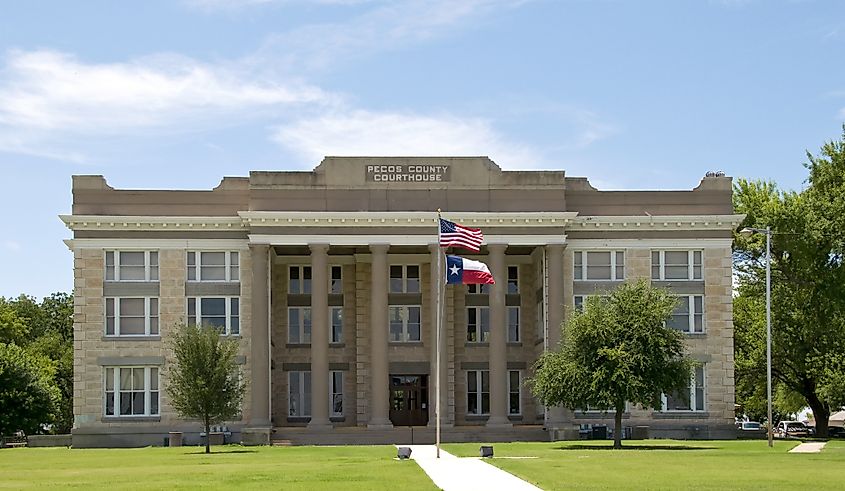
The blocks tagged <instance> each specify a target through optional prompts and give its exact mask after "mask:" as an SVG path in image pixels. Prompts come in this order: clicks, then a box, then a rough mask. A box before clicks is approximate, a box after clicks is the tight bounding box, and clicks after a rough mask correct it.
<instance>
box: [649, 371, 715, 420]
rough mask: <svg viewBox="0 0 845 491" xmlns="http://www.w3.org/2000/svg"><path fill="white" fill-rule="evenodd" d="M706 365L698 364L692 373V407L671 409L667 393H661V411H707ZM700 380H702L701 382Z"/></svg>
mask: <svg viewBox="0 0 845 491" xmlns="http://www.w3.org/2000/svg"><path fill="white" fill-rule="evenodd" d="M706 367H707V366H706V365H703V364H702V365H697V366H696V367H695V369H693V371H692V373H691V374H690V380H689V387H688V390H689V395H690V403H689V405H690V409H669V408H668V407H667V405H668V402H669V401H668V398H667V397H666V394H661V395H660V401H661V412H666V413H691V412H692V413H703V412H706V411H707V370H706ZM699 382H701V383H700V384H699ZM699 392H700V393H699Z"/></svg>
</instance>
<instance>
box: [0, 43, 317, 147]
mask: <svg viewBox="0 0 845 491" xmlns="http://www.w3.org/2000/svg"><path fill="white" fill-rule="evenodd" d="M0 77H1V78H0V131H3V130H2V126H7V127H9V128H31V129H35V130H42V131H67V132H72V133H96V134H102V133H121V132H124V131H127V130H135V129H138V128H156V127H162V126H168V127H172V126H174V125H176V124H183V123H186V122H195V123H198V122H200V121H202V122H203V124H206V123H207V122H208V121H209V118H211V119H214V118H217V119H218V120H220V121H222V120H225V119H227V118H229V117H232V116H235V115H237V116H244V115H245V114H249V113H250V111H254V110H260V109H261V108H273V107H278V106H288V105H295V104H314V103H327V102H328V101H329V100H330V99H331V98H330V97H329V96H328V95H327V94H325V93H324V92H322V91H321V90H320V89H318V88H315V87H312V86H309V85H306V84H302V83H296V82H293V83H290V84H281V83H278V82H273V81H267V80H261V79H260V78H258V77H255V74H254V73H249V72H247V71H246V70H245V69H243V68H239V67H236V66H224V65H212V64H205V63H200V62H198V61H195V60H193V59H190V58H186V57H182V56H175V55H159V56H153V57H146V58H141V59H136V60H131V61H128V62H125V63H101V64H95V63H84V62H82V61H79V60H77V59H76V58H75V57H74V56H71V55H69V54H65V53H60V52H55V51H34V52H23V51H12V52H9V53H8V54H7V56H6V60H5V66H4V67H3V70H2V75H0ZM0 136H2V135H0Z"/></svg>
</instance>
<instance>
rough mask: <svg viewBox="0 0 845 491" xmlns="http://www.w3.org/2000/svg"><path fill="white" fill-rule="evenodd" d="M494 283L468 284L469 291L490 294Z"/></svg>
mask: <svg viewBox="0 0 845 491" xmlns="http://www.w3.org/2000/svg"><path fill="white" fill-rule="evenodd" d="M492 286H493V285H488V284H483V285H467V293H471V294H473V295H478V294H483V295H488V294H489V293H490V288H492Z"/></svg>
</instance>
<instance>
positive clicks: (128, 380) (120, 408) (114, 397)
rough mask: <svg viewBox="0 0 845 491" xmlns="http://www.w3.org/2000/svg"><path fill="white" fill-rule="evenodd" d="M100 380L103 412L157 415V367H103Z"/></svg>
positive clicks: (127, 414)
mask: <svg viewBox="0 0 845 491" xmlns="http://www.w3.org/2000/svg"><path fill="white" fill-rule="evenodd" d="M104 379H105V380H104V382H105V383H104V384H103V389H104V390H103V402H104V406H105V407H104V408H103V409H104V414H105V415H106V416H157V415H158V414H159V404H158V403H159V397H158V396H159V389H158V387H159V380H158V367H106V368H105V376H104Z"/></svg>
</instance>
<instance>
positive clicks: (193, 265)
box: [187, 251, 240, 281]
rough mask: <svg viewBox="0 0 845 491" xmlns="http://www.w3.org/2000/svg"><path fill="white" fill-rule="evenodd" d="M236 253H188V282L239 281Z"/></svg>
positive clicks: (238, 265) (237, 256)
mask: <svg viewBox="0 0 845 491" xmlns="http://www.w3.org/2000/svg"><path fill="white" fill-rule="evenodd" d="M239 258H240V254H238V253H237V252H236V251H226V252H206V251H188V258H187V262H188V281H240V264H239V262H238V261H239Z"/></svg>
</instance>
